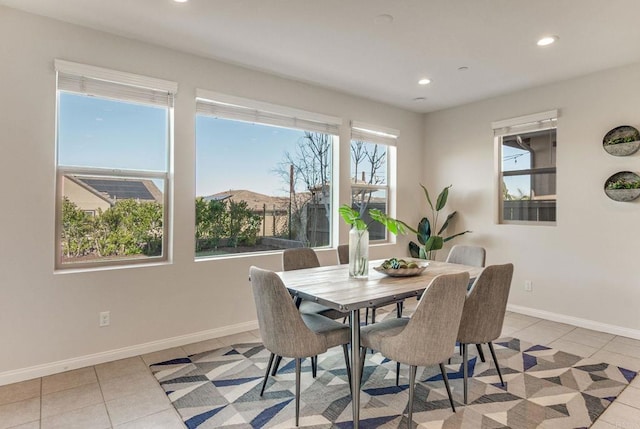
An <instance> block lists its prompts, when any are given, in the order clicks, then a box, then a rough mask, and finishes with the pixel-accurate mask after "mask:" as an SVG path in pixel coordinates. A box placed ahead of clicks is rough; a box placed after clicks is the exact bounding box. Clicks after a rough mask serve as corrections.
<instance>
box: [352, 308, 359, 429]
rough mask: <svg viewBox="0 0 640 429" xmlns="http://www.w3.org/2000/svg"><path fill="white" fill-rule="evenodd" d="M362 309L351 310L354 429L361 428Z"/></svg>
mask: <svg viewBox="0 0 640 429" xmlns="http://www.w3.org/2000/svg"><path fill="white" fill-rule="evenodd" d="M360 372H361V371H360V309H356V310H351V408H352V409H353V429H358V427H359V426H360Z"/></svg>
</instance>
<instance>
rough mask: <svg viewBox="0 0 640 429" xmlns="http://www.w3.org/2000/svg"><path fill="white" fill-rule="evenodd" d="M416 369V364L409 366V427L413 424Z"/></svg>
mask: <svg viewBox="0 0 640 429" xmlns="http://www.w3.org/2000/svg"><path fill="white" fill-rule="evenodd" d="M416 369H417V368H416V366H415V365H411V366H410V367H409V404H407V407H408V408H409V413H408V414H409V415H408V416H407V427H408V428H409V429H411V427H412V426H413V396H414V393H415V384H416V383H415V382H416Z"/></svg>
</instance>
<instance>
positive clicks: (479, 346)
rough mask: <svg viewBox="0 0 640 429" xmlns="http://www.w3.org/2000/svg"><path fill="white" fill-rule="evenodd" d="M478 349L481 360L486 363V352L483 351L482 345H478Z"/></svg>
mask: <svg viewBox="0 0 640 429" xmlns="http://www.w3.org/2000/svg"><path fill="white" fill-rule="evenodd" d="M476 349H478V356H480V360H481V361H482V362H484V352H483V351H482V344H476Z"/></svg>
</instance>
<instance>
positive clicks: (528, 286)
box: [524, 280, 533, 292]
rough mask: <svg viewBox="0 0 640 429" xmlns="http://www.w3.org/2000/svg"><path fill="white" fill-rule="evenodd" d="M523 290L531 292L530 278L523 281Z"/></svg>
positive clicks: (531, 283)
mask: <svg viewBox="0 0 640 429" xmlns="http://www.w3.org/2000/svg"><path fill="white" fill-rule="evenodd" d="M524 290H525V291H526V292H533V282H532V281H531V280H525V281H524Z"/></svg>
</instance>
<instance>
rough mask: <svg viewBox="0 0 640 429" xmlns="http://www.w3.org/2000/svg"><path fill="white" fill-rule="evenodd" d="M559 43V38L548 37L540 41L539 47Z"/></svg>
mask: <svg viewBox="0 0 640 429" xmlns="http://www.w3.org/2000/svg"><path fill="white" fill-rule="evenodd" d="M557 41H558V36H546V37H543V38H542V39H540V40H538V46H549V45H551V44H553V43H555V42H557Z"/></svg>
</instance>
